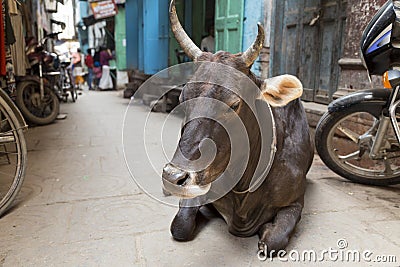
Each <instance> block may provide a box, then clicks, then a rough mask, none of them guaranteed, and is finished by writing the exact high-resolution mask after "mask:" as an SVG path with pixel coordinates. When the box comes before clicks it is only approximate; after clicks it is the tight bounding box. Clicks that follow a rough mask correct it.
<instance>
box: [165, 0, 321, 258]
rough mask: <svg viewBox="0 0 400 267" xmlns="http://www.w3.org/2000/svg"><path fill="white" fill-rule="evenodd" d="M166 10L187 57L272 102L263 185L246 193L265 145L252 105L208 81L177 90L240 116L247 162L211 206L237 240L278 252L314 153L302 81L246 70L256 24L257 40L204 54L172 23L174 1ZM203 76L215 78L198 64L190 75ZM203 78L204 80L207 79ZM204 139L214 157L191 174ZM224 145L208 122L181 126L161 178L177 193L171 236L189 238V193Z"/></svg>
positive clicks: (214, 174) (219, 158)
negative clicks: (272, 134) (242, 81)
mask: <svg viewBox="0 0 400 267" xmlns="http://www.w3.org/2000/svg"><path fill="white" fill-rule="evenodd" d="M169 12H170V20H171V27H172V31H173V33H174V35H175V37H176V39H177V40H178V42H179V44H180V46H181V47H182V49H183V50H184V51H185V53H186V54H187V55H188V56H189V57H190V58H192V59H193V60H194V61H195V62H215V63H220V64H224V65H226V66H228V67H229V68H230V67H232V68H235V69H236V70H238V71H240V72H241V73H243V74H244V75H246V76H247V77H248V78H249V79H250V80H251V81H253V82H254V84H255V85H256V86H257V87H258V88H256V89H257V90H256V91H257V92H248V93H247V92H246V88H238V89H237V90H238V92H240V93H243V94H247V95H249V94H253V95H251V96H250V97H248V98H249V99H253V101H256V100H261V101H266V102H268V103H269V104H270V106H271V107H272V114H273V116H274V119H275V127H276V144H275V145H276V154H275V157H274V160H273V163H272V167H271V168H270V170H269V172H268V174H267V176H266V177H265V179H264V180H263V183H262V184H261V185H260V186H259V187H258V188H257V190H255V191H254V190H249V189H250V188H249V187H251V184H250V182H251V178H252V176H253V174H254V172H255V170H256V168H257V163H258V161H259V160H260V154H261V150H262V149H264V148H262V147H261V142H260V139H261V136H260V135H261V130H260V128H259V126H258V124H257V115H256V114H254V112H253V111H252V109H251V107H250V106H251V105H252V104H251V103H250V104H248V103H245V101H243V99H242V98H241V97H239V96H238V94H235V93H232V92H231V91H230V90H227V89H226V88H224V87H223V86H218V85H210V84H207V83H193V84H190V86H189V85H186V86H185V87H184V89H183V91H182V94H181V102H185V101H188V100H193V99H197V98H210V99H216V100H218V101H221V102H223V103H225V104H226V105H227V106H229V107H230V109H231V110H232V111H233V113H235V114H236V115H237V116H239V118H240V119H241V121H242V122H243V124H244V127H245V128H246V131H247V134H248V136H249V139H248V140H249V146H250V149H251V153H250V156H249V161H248V162H249V164H248V165H247V167H246V169H245V171H244V173H243V174H242V175H241V177H239V178H240V181H239V182H238V183H237V184H236V185H235V186H234V188H233V189H232V190H230V191H229V192H228V193H226V194H225V195H224V196H223V197H221V198H219V199H217V200H216V201H214V202H212V203H211V204H210V205H212V206H213V207H215V209H216V210H217V211H218V212H219V213H220V214H221V215H222V217H223V218H224V219H225V221H226V223H227V224H228V227H229V231H230V232H231V233H232V234H234V235H237V236H242V237H248V236H252V235H254V234H258V235H259V237H260V241H259V248H260V249H261V250H263V249H264V248H265V247H267V248H268V251H272V250H275V251H278V250H280V249H284V248H285V247H286V245H287V244H288V242H289V238H290V236H291V234H292V233H293V231H294V229H295V226H296V224H297V223H298V221H299V220H300V217H301V212H302V209H303V204H304V193H305V187H306V174H307V172H308V170H309V168H310V166H311V163H312V160H313V151H314V149H313V144H312V142H311V139H310V134H309V129H308V124H307V120H306V115H305V112H304V108H303V106H302V104H301V101H300V100H299V97H300V96H301V94H302V85H301V83H300V81H298V79H297V78H295V77H293V76H290V75H284V76H279V77H276V78H272V79H267V80H265V81H262V80H260V79H259V78H257V77H256V76H255V75H254V74H253V73H252V72H251V71H250V67H251V66H252V64H253V63H254V61H255V60H256V58H257V57H258V55H259V53H260V50H261V48H262V46H263V41H264V39H265V36H264V30H263V28H262V27H261V25H258V37H257V39H256V41H255V42H254V43H253V45H252V46H251V47H250V48H249V49H248V50H247V51H246V52H244V53H239V54H230V53H228V52H224V51H219V52H217V53H216V54H211V53H208V52H202V51H201V50H200V49H199V48H198V47H197V46H196V45H195V44H194V43H193V42H192V40H191V39H190V38H189V37H188V36H187V34H186V33H185V31H184V30H183V28H182V26H181V24H180V22H179V20H178V17H177V14H176V10H175V2H174V0H172V1H171V6H170V11H169ZM205 68H206V67H205ZM201 71H202V72H201ZM199 72H200V73H199ZM203 73H204V75H219V76H221V75H222V74H221V73H213V72H212V71H211V72H207V71H204V69H203V70H199V71H198V72H197V73H195V76H197V77H199V76H201V75H203ZM222 76H223V77H224V78H226V79H235V76H234V75H231V76H230V75H229V73H224V74H223V75H222ZM204 78H205V80H208V79H209V78H212V77H211V76H209V77H204ZM235 82H236V81H233V83H230V84H235ZM238 83H239V82H238ZM249 91H251V90H249ZM264 103H265V102H264ZM211 105H212V104H211V102H210V103H208V104H207V102H205V103H202V104H200V103H199V104H196V102H194V104H193V105H189V107H188V108H187V111H186V112H187V113H189V116H190V114H191V113H193V112H198V111H199V110H212V109H213V108H214V107H213V106H211ZM187 115H188V114H187ZM230 116H231V115H226V116H225V117H223V120H226V121H229V120H230ZM260 119H262V118H260ZM204 139H211V140H213V141H214V142H215V146H216V154H215V158H214V160H213V162H211V163H210V164H209V165H208V166H207V167H206V168H204V169H203V170H197V171H190V168H189V167H187V168H186V166H187V164H188V160H189V161H193V160H196V159H198V158H199V157H200V154H201V152H200V149H199V146H200V143H201V142H202V140H204ZM229 143H230V140H229V136H228V134H227V132H226V131H225V130H224V128H223V127H222V126H221V125H219V123H217V122H215V121H213V120H210V119H207V118H195V119H193V120H190V121H189V122H187V123H186V124H185V125H184V127H183V129H182V133H181V138H180V140H179V144H178V148H177V152H176V153H175V155H174V157H173V159H172V161H171V162H170V163H169V164H167V165H166V166H165V168H164V170H163V176H162V179H163V184H164V189H165V190H166V191H169V192H171V193H173V194H174V195H177V196H180V197H182V198H183V200H181V202H180V208H179V211H178V213H177V215H176V216H175V218H174V220H173V222H172V224H171V233H172V236H173V237H174V238H175V239H176V240H180V241H186V240H190V239H192V238H193V237H194V230H195V227H196V215H197V213H198V211H199V208H200V207H199V206H196V205H195V204H194V205H191V202H193V201H194V200H195V199H196V198H195V197H199V196H201V195H204V194H206V193H207V191H208V190H209V188H210V186H209V185H210V184H211V183H212V182H213V181H215V180H216V179H217V178H218V177H219V175H220V174H221V173H223V172H224V170H225V168H226V167H227V164H228V162H229V160H230V155H231V146H229V145H226V144H229ZM231 160H236V161H240V155H239V156H238V155H233V157H232V159H231ZM191 198H192V199H191Z"/></svg>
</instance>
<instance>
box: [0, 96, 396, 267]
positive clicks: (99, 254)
mask: <svg viewBox="0 0 400 267" xmlns="http://www.w3.org/2000/svg"><path fill="white" fill-rule="evenodd" d="M128 103H129V100H127V99H123V98H122V97H121V93H120V92H116V91H106V92H98V91H96V92H84V94H83V95H82V96H79V98H78V101H77V103H72V102H71V103H66V104H63V105H62V106H61V112H63V113H66V114H67V115H68V117H67V119H65V120H59V121H56V122H55V123H53V124H51V125H48V126H43V127H32V128H30V129H29V130H28V132H27V134H26V138H27V144H28V168H27V171H26V177H25V181H24V184H23V187H22V190H21V192H20V193H19V195H18V197H17V199H16V201H15V205H14V206H13V208H12V209H11V210H10V211H9V212H8V213H7V214H5V215H4V216H3V217H2V218H1V219H0V228H1V229H2V231H1V233H0V240H2V242H1V244H0V265H1V266H112V265H113V266H267V265H268V266H292V264H302V265H304V266H311V265H315V266H321V264H324V265H326V266H342V265H343V264H345V265H346V266H353V265H356V264H361V266H376V265H377V264H378V263H377V262H374V260H375V259H377V258H376V256H389V255H395V256H397V262H392V263H390V264H388V263H387V262H386V263H385V264H382V265H381V266H399V264H400V243H399V240H400V232H399V231H398V225H399V223H400V207H399V203H400V186H393V187H387V188H385V187H382V188H378V187H370V186H363V185H359V184H353V183H350V182H347V181H346V180H344V179H342V178H340V177H338V176H336V175H335V174H333V173H332V172H331V171H329V170H328V169H327V167H325V166H324V165H323V163H322V162H321V161H320V160H319V158H318V157H317V156H316V158H315V160H314V164H313V167H312V169H311V171H310V173H309V174H308V188H307V193H306V204H305V210H304V211H303V216H302V220H301V221H300V224H299V226H298V227H297V230H296V232H295V235H294V237H293V238H292V239H291V241H290V243H289V247H288V248H287V251H288V255H287V257H289V256H290V255H292V256H293V257H294V258H295V256H294V255H295V254H293V253H292V251H298V252H299V253H302V252H303V251H305V250H307V251H308V250H314V251H316V253H317V255H318V258H317V260H318V259H321V257H320V256H321V255H323V251H324V250H329V249H333V250H338V251H339V252H340V251H347V250H351V251H353V250H358V251H360V253H363V252H365V251H370V252H371V254H369V255H368V256H369V257H370V258H369V259H370V260H371V261H369V262H368V260H363V258H361V259H360V261H359V262H356V261H345V260H343V259H342V260H340V258H336V260H335V258H329V256H328V254H326V257H325V258H324V259H322V260H321V261H319V262H318V261H317V260H316V261H317V262H316V261H312V260H309V261H307V260H305V261H301V262H295V263H294V262H293V259H289V260H288V261H289V265H287V264H288V262H287V261H284V260H283V259H282V260H280V259H278V258H274V259H273V260H272V262H270V261H271V260H270V259H267V260H266V261H265V262H262V261H260V260H259V259H258V257H257V241H258V237H256V236H255V237H252V238H238V237H235V236H233V235H231V234H229V233H228V231H227V227H226V224H225V223H224V222H223V220H222V219H220V218H218V217H216V216H215V215H213V214H212V213H211V212H207V211H204V212H203V216H202V219H201V222H200V225H199V228H200V230H199V231H198V233H197V234H196V238H195V239H194V240H193V241H191V242H188V243H180V242H176V241H174V240H173V239H172V237H171V234H170V232H169V226H170V223H171V220H172V219H173V217H174V215H175V213H176V211H177V209H176V208H174V207H170V206H167V205H164V204H161V203H159V202H157V201H155V200H154V199H152V198H150V197H149V196H148V195H146V194H145V193H143V192H142V191H141V190H140V189H139V188H138V186H137V185H136V184H135V183H134V181H133V179H132V178H131V177H130V174H129V172H128V169H127V167H126V165H125V161H124V155H123V145H122V124H123V118H124V113H125V111H126V108H127V106H128ZM141 111H142V112H141ZM135 112H137V114H136V115H135V116H136V117H137V118H140V117H141V116H143V115H145V114H147V112H148V107H147V106H144V105H142V106H140V105H138V106H137V108H136V109H135ZM159 116H160V117H166V116H167V115H165V114H159ZM170 119H171V120H174V121H176V122H177V123H179V120H180V118H178V117H175V118H174V117H173V118H170ZM140 130H141V129H138V133H139V131H140ZM150 134H154V135H156V134H159V133H158V132H157V133H156V132H154V133H150ZM132 138H135V136H132ZM145 158H146V155H143V160H145ZM138 160H139V161H140V160H141V159H138ZM159 190H161V182H160V189H159ZM340 242H341V243H340ZM343 242H344V244H345V245H346V246H342V245H343ZM341 246H342V247H341ZM289 251H291V252H290V253H289ZM361 256H362V255H361ZM362 257H363V256H362ZM310 261H311V262H310ZM360 262H361V263H360Z"/></svg>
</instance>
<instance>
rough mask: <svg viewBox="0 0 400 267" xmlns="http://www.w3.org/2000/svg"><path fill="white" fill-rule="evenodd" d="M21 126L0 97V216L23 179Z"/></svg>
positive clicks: (23, 139)
mask: <svg viewBox="0 0 400 267" xmlns="http://www.w3.org/2000/svg"><path fill="white" fill-rule="evenodd" d="M23 127H24V126H23V125H21V124H20V122H19V121H18V119H17V117H16V115H15V114H14V112H13V110H12V108H11V107H10V106H9V105H8V104H7V102H6V101H5V100H4V99H3V98H2V97H0V216H2V215H3V214H4V213H5V212H6V211H7V210H8V209H9V208H10V207H11V204H12V202H13V200H14V199H15V197H16V196H17V194H18V192H19V191H20V189H21V186H22V183H23V180H24V175H25V169H26V160H27V150H26V143H25V138H24V133H23Z"/></svg>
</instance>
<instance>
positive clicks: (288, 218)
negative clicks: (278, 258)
mask: <svg viewBox="0 0 400 267" xmlns="http://www.w3.org/2000/svg"><path fill="white" fill-rule="evenodd" d="M302 209H303V204H301V203H294V204H292V205H290V206H288V207H285V208H282V209H281V210H279V211H278V213H277V215H276V217H275V219H274V221H273V222H272V223H266V224H264V225H263V226H262V227H261V228H260V230H259V236H260V241H259V242H258V248H259V249H260V250H263V251H264V253H268V254H267V255H268V256H270V255H272V256H274V255H276V253H278V252H279V250H283V249H285V248H286V246H287V244H288V243H289V238H290V236H291V234H292V233H293V231H294V228H295V227H296V224H297V223H298V221H299V220H300V217H301V211H302ZM265 250H266V251H265Z"/></svg>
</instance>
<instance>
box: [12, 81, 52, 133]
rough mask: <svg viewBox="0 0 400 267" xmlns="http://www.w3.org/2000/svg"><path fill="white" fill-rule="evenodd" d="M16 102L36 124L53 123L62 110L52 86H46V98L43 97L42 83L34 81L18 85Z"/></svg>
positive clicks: (23, 112) (22, 111)
mask: <svg viewBox="0 0 400 267" xmlns="http://www.w3.org/2000/svg"><path fill="white" fill-rule="evenodd" d="M15 102H16V104H17V106H18V108H19V109H20V110H21V113H22V114H23V115H24V117H25V119H26V120H27V121H29V122H30V123H33V124H36V125H46V124H49V123H52V122H53V121H54V120H55V119H56V118H57V115H58V113H59V111H60V101H59V100H58V97H57V95H56V94H55V93H54V92H53V91H52V90H51V88H49V87H48V86H45V87H44V98H43V99H41V97H40V84H39V83H37V82H34V81H23V82H20V83H19V84H18V85H17V96H16V100H15Z"/></svg>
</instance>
